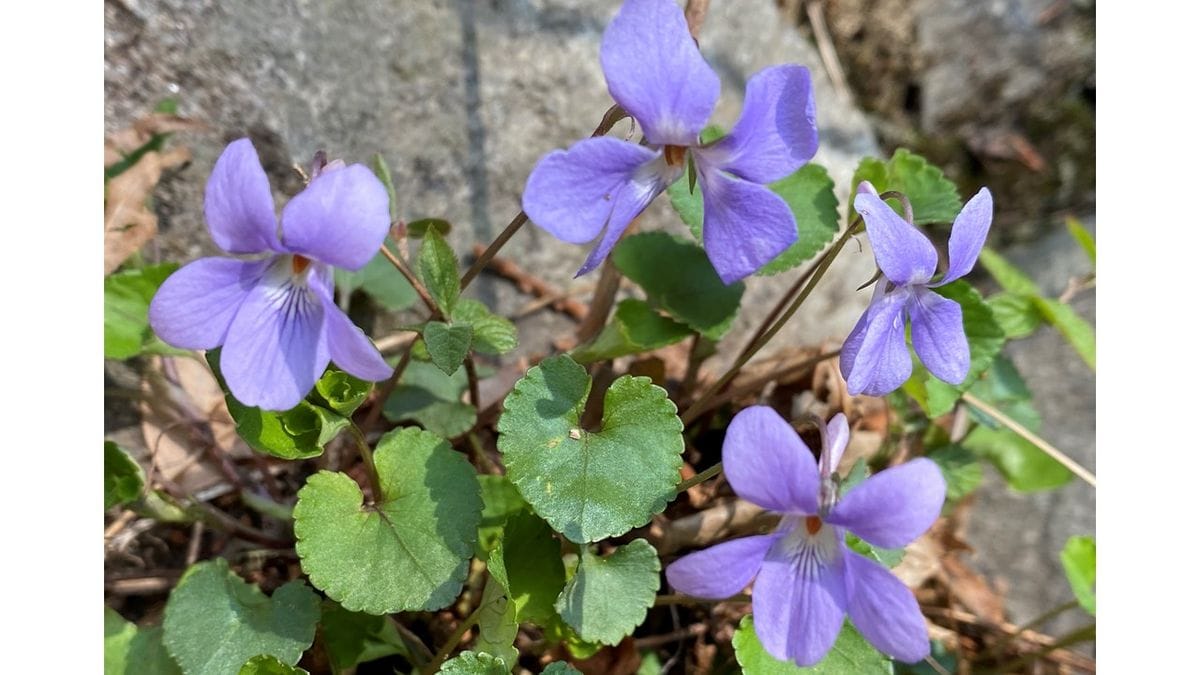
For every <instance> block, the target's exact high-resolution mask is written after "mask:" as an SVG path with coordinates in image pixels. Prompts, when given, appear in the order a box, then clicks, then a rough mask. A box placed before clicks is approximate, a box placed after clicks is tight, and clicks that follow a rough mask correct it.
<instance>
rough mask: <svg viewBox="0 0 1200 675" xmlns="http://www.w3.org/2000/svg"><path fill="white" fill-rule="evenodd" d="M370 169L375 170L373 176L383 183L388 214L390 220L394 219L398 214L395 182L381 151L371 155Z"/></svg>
mask: <svg viewBox="0 0 1200 675" xmlns="http://www.w3.org/2000/svg"><path fill="white" fill-rule="evenodd" d="M371 170H372V171H374V172H375V177H376V178H378V179H379V182H380V183H383V187H384V189H386V190H387V196H388V215H389V216H390V217H391V219H392V220H396V217H397V216H398V215H399V213H398V209H397V205H396V183H395V181H393V180H392V169H391V167H389V166H388V163H387V160H386V159H384V158H383V154H382V153H378V152H377V153H375V154H374V155H373V156H372V157H371Z"/></svg>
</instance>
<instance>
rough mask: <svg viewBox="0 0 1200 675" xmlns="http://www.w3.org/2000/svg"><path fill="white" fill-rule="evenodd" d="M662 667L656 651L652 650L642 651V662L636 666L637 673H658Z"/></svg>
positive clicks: (646, 674) (644, 674)
mask: <svg viewBox="0 0 1200 675" xmlns="http://www.w3.org/2000/svg"><path fill="white" fill-rule="evenodd" d="M662 669H663V668H662V661H659V659H658V652H655V651H653V650H648V651H644V652H642V663H641V665H639V666H638V669H637V675H660V673H662Z"/></svg>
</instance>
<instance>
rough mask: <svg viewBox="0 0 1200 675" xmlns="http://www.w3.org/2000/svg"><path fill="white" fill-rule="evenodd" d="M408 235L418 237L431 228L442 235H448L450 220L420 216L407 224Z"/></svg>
mask: <svg viewBox="0 0 1200 675" xmlns="http://www.w3.org/2000/svg"><path fill="white" fill-rule="evenodd" d="M407 230H408V236H410V237H415V238H417V239H420V238H421V237H424V236H425V233H426V232H428V231H430V230H433V231H434V232H437V233H438V234H440V235H442V236H443V237H448V236H450V221H448V220H443V219H442V218H422V219H420V220H414V221H413V222H411V223H409V224H408V227H407Z"/></svg>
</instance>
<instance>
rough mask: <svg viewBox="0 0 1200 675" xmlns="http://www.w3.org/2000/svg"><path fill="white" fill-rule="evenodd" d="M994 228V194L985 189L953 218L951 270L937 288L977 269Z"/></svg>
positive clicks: (950, 251) (937, 284)
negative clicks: (976, 265)
mask: <svg viewBox="0 0 1200 675" xmlns="http://www.w3.org/2000/svg"><path fill="white" fill-rule="evenodd" d="M991 226H992V193H991V192H989V191H988V189H987V188H983V189H982V190H980V191H979V192H978V193H976V194H975V196H974V197H971V200H970V201H968V202H967V205H966V206H964V207H963V210H962V211H959V212H958V216H956V217H955V218H954V225H953V227H951V229H950V250H949V253H950V268H949V269H947V270H946V275H945V276H944V277H942V280H941V281H939V282H938V283H936V284H934V285H935V286H941V285H942V284H948V283H950V282H951V281H954V280H955V279H958V278H960V277H962V276H963V275H964V274H966V273H967V272H970V271H971V268H972V267H975V261H976V260H977V259H978V258H979V252H980V251H982V250H983V242H984V241H986V240H987V235H988V229H989V228H990V227H991Z"/></svg>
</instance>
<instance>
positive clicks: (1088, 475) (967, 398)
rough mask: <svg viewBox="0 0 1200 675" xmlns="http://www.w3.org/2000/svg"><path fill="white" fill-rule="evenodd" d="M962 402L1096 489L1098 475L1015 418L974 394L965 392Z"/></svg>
mask: <svg viewBox="0 0 1200 675" xmlns="http://www.w3.org/2000/svg"><path fill="white" fill-rule="evenodd" d="M962 400H963V401H964V402H966V403H967V404H968V405H972V406H975V407H976V408H979V409H980V410H982V411H983V412H985V413H987V414H988V415H989V416H991V417H995V418H996V421H998V422H1000V423H1001V424H1003V425H1004V426H1006V427H1008V428H1009V429H1011V430H1012V431H1013V433H1015V434H1016V435H1018V436H1020V437H1021V438H1024V439H1025V440H1027V441H1029V442H1030V443H1033V444H1034V445H1036V446H1037V447H1038V449H1039V450H1041V451H1042V452H1044V453H1046V454H1047V455H1050V457H1051V458H1052V459H1053V460H1054V461H1056V462H1058V463H1059V464H1062V465H1063V466H1064V467H1066V468H1067V470H1068V471H1070V472H1071V473H1073V474H1075V475H1076V476H1079V478H1080V479H1082V480H1083V482H1085V483H1087V484H1088V485H1091V486H1092V487H1096V475H1095V474H1093V473H1092V472H1091V471H1088V470H1087V469H1085V468H1083V467H1082V466H1080V465H1079V464H1078V463H1077V462H1076V461H1075V460H1073V459H1071V458H1070V457H1067V455H1066V454H1064V453H1063V451H1062V450H1059V449H1058V448H1056V447H1054V446H1053V445H1050V444H1049V443H1047V442H1046V441H1045V440H1043V439H1042V437H1040V436H1038V435H1037V434H1035V433H1033V432H1032V431H1030V430H1029V429H1026V428H1025V427H1024V426H1022V425H1021V423H1020V422H1018V421H1016V420H1014V419H1013V418H1011V417H1009V416H1008V415H1005V414H1004V413H1002V412H1000V411H999V410H997V409H996V408H995V407H994V406H992V405H991V404H989V403H987V402H985V401H982V400H980V399H979V397H977V396H975V395H974V394H972V393H970V392H964V393H963V395H962Z"/></svg>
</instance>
